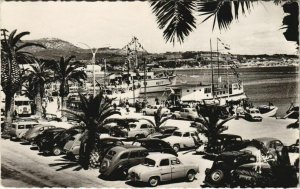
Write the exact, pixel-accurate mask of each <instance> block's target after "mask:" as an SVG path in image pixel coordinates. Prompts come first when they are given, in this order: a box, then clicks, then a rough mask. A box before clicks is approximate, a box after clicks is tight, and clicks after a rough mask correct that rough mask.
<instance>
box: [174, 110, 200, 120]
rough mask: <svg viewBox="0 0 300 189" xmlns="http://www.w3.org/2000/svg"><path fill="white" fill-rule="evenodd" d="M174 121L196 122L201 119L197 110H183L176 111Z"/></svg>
mask: <svg viewBox="0 0 300 189" xmlns="http://www.w3.org/2000/svg"><path fill="white" fill-rule="evenodd" d="M172 118H173V119H187V120H192V121H193V120H196V119H197V118H199V116H198V113H197V111H196V109H195V108H183V109H181V110H180V111H175V112H174V113H173V114H172Z"/></svg>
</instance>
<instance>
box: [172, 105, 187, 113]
mask: <svg viewBox="0 0 300 189" xmlns="http://www.w3.org/2000/svg"><path fill="white" fill-rule="evenodd" d="M168 108H169V110H170V111H171V112H175V111H180V110H181V109H182V108H191V106H190V105H189V104H180V105H177V106H176V105H170V106H169V107H168Z"/></svg>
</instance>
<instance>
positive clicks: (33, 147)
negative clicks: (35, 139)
mask: <svg viewBox="0 0 300 189" xmlns="http://www.w3.org/2000/svg"><path fill="white" fill-rule="evenodd" d="M30 150H38V147H37V146H32V147H30Z"/></svg>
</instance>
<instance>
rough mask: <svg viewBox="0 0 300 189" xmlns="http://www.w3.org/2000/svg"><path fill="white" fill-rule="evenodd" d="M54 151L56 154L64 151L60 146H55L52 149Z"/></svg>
mask: <svg viewBox="0 0 300 189" xmlns="http://www.w3.org/2000/svg"><path fill="white" fill-rule="evenodd" d="M52 153H53V154H54V155H55V156H59V155H60V154H61V153H62V150H61V148H59V147H54V148H53V150H52Z"/></svg>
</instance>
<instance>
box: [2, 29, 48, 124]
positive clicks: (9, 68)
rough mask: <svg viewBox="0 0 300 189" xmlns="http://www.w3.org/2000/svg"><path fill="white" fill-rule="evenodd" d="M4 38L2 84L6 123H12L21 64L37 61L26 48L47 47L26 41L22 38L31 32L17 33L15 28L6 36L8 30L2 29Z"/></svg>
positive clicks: (18, 88) (19, 83) (19, 82)
mask: <svg viewBox="0 0 300 189" xmlns="http://www.w3.org/2000/svg"><path fill="white" fill-rule="evenodd" d="M1 31H2V32H3V36H4V37H3V39H2V40H1V86H2V90H3V92H4V93H5V115H6V123H7V124H8V125H11V122H12V115H13V105H14V95H15V93H16V92H17V91H19V90H20V86H21V84H22V82H21V75H20V67H19V64H23V63H32V62H34V61H35V58H34V56H33V55H32V54H31V53H28V52H25V51H24V48H26V47H32V46H37V47H41V48H45V47H44V46H43V45H40V44H36V43H24V42H22V41H21V38H22V37H24V36H26V35H29V34H30V33H29V32H21V33H19V34H16V32H17V30H13V31H12V32H11V33H10V34H9V36H8V37H7V36H6V32H7V30H5V29H2V30H1Z"/></svg>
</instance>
